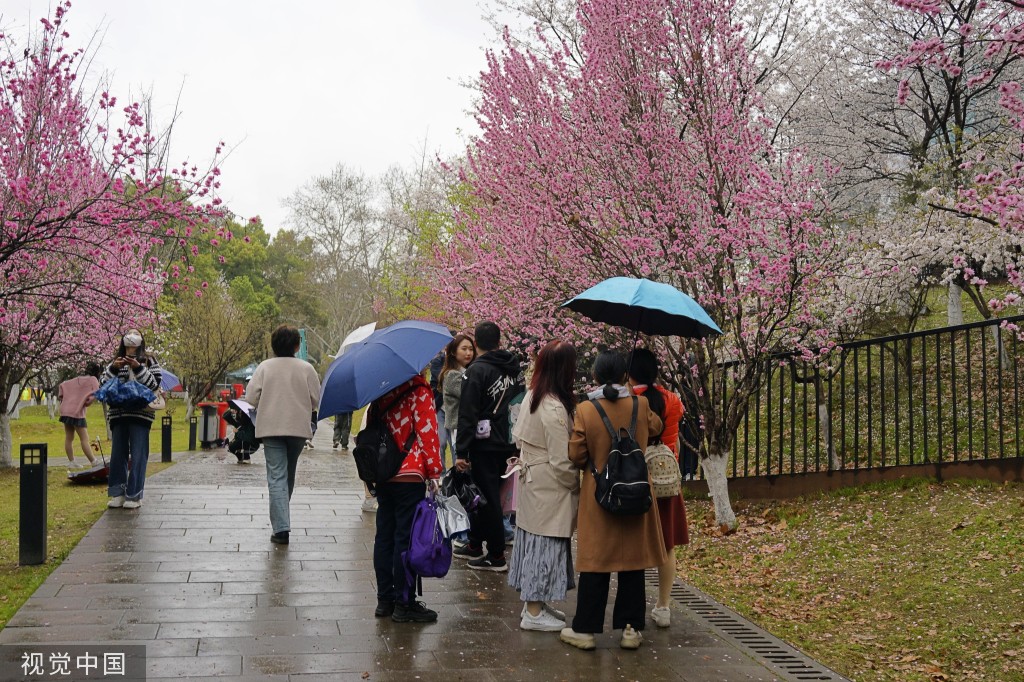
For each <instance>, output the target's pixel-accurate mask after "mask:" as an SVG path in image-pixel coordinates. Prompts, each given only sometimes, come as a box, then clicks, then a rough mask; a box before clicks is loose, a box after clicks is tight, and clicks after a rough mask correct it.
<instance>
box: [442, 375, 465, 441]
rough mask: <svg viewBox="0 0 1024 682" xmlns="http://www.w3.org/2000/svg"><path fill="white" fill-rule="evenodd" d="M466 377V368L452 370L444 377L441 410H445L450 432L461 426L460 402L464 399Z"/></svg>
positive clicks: (446, 426) (445, 421)
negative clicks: (463, 389)
mask: <svg viewBox="0 0 1024 682" xmlns="http://www.w3.org/2000/svg"><path fill="white" fill-rule="evenodd" d="M465 376H466V368H465V367H457V368H455V369H450V370H448V372H447V373H446V374H445V375H444V385H443V386H442V387H441V397H442V403H441V409H443V410H444V423H445V428H446V429H448V430H449V431H454V430H455V427H456V426H458V425H459V401H460V400H461V399H462V380H463V378H464V377H465Z"/></svg>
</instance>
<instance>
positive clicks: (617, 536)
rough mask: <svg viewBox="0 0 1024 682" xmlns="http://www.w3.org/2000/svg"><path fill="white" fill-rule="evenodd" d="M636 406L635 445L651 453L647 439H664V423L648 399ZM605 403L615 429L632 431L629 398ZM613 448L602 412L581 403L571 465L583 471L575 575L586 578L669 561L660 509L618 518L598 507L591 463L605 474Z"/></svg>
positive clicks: (641, 398)
mask: <svg viewBox="0 0 1024 682" xmlns="http://www.w3.org/2000/svg"><path fill="white" fill-rule="evenodd" d="M637 400H638V401H639V409H638V413H637V425H636V442H637V443H638V444H639V445H640V448H641V449H644V450H646V449H647V440H648V437H649V436H651V435H657V434H659V433H661V428H662V424H661V418H660V417H658V415H657V414H655V413H654V412H653V411H652V410H651V409H650V408H649V407H648V405H647V398H644V397H643V396H638V397H637ZM600 403H601V407H603V408H604V411H605V412H607V413H608V418H609V419H610V420H611V422H612V426H614V427H615V428H616V429H619V428H628V427H629V419H630V416H631V415H632V413H633V403H632V400H630V398H619V399H618V400H616V401H614V402H611V401H608V400H605V399H603V398H602V399H601V400H600ZM611 444H612V443H611V436H609V434H608V429H606V428H605V425H604V422H603V421H602V420H601V416H600V415H599V414H598V413H597V409H595V408H594V406H593V405H592V404H591V403H590V402H589V401H587V402H582V403H580V404H579V405H578V406H577V407H576V419H575V421H574V423H573V432H572V436H571V437H570V438H569V459H570V460H572V463H573V464H575V465H576V466H577V467H579V468H580V469H583V485H582V487H581V489H580V510H579V520H578V522H577V525H578V534H577V544H578V553H577V560H576V570H578V571H580V572H581V573H617V572H619V571H636V570H641V569H645V568H654V567H655V566H660V565H662V564H663V563H665V561H666V560H667V559H668V554H667V553H666V552H665V541H664V539H663V538H662V537H661V521H660V520H659V518H658V505H657V504H652V505H651V508H650V510H648V512H647V513H646V514H642V515H637V516H615V515H613V514H610V513H608V512H607V511H605V510H604V509H602V508H601V506H600V505H599V504H598V503H597V498H596V497H595V489H596V487H597V486H596V484H595V483H594V476H593V474H592V473H591V469H590V463H591V460H593V463H594V466H595V467H597V470H598V471H603V470H604V466H605V464H606V463H607V461H608V451H609V450H610V449H611Z"/></svg>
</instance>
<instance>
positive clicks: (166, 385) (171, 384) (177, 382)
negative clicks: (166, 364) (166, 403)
mask: <svg viewBox="0 0 1024 682" xmlns="http://www.w3.org/2000/svg"><path fill="white" fill-rule="evenodd" d="M160 372H161V377H160V388H162V389H164V390H165V391H173V390H174V389H176V388H177V387H178V386H181V379H179V378H178V377H176V376H174V375H173V374H171V373H170V372H168V371H167V370H166V369H164V368H163V367H161V368H160Z"/></svg>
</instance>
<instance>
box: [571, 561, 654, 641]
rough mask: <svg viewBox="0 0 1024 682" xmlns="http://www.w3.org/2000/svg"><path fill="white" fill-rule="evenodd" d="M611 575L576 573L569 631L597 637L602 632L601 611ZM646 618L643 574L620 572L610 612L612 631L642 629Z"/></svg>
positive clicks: (602, 614)
mask: <svg viewBox="0 0 1024 682" xmlns="http://www.w3.org/2000/svg"><path fill="white" fill-rule="evenodd" d="M611 578H612V574H611V573H580V582H579V586H578V587H577V588H576V617H575V618H573V619H572V629H573V630H575V631H576V632H580V633H583V632H590V633H593V634H598V633H599V632H601V631H602V630H604V610H605V608H606V607H607V606H608V584H609V582H610V581H611ZM646 616H647V595H646V594H645V592H644V572H643V571H620V572H619V587H618V590H616V592H615V608H614V609H613V610H612V630H622V629H624V628H625V627H626V626H627V625H632V626H633V629H635V630H643V629H644V620H645V619H646Z"/></svg>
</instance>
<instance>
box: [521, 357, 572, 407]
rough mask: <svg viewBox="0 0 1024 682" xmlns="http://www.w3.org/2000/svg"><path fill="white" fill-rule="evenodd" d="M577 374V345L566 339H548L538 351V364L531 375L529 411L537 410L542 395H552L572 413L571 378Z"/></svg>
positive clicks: (542, 397)
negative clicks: (531, 392) (567, 341)
mask: <svg viewBox="0 0 1024 682" xmlns="http://www.w3.org/2000/svg"><path fill="white" fill-rule="evenodd" d="M575 376H576V348H575V347H574V346H573V345H572V344H571V343H566V342H565V341H557V340H556V341H549V342H548V343H547V345H545V346H544V347H543V348H541V349H540V351H539V352H538V353H537V365H536V367H534V369H533V378H532V379H530V390H531V391H533V397H532V398H531V399H530V412H531V413H533V412H536V411H537V408H538V407H539V406H540V401H541V400H543V399H544V396H547V395H553V396H555V397H556V398H558V401H559V402H560V403H562V406H563V407H564V408H565V411H566V412H568V413H569V415H570V416H571V415H572V413H573V410H575V409H576V397H575V396H574V395H573V392H572V382H573V379H574V378H575Z"/></svg>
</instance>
